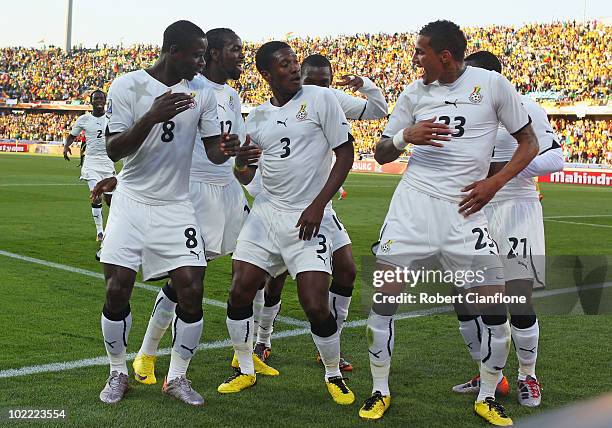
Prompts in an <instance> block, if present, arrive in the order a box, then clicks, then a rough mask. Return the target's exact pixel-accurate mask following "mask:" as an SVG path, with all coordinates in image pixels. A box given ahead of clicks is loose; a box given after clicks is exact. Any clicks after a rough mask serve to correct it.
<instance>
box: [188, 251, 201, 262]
mask: <svg viewBox="0 0 612 428" xmlns="http://www.w3.org/2000/svg"><path fill="white" fill-rule="evenodd" d="M189 252H190V253H191V254H193V255H194V256H196V257H197V258H198V260H200V253H201V252H202V250H200V251H198V252H197V253H196V252H195V251H193V250H189Z"/></svg>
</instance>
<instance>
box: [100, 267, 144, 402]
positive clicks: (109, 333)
mask: <svg viewBox="0 0 612 428" xmlns="http://www.w3.org/2000/svg"><path fill="white" fill-rule="evenodd" d="M103 266H104V277H105V280H106V301H105V303H104V308H103V309H102V318H101V325H102V336H103V338H104V346H105V348H106V353H107V355H108V359H109V363H110V376H109V378H108V380H107V381H106V385H105V386H104V389H103V390H102V392H100V400H101V401H102V402H104V403H107V404H113V403H117V402H119V401H121V399H123V396H124V395H125V392H126V391H127V389H128V371H127V364H126V359H125V358H126V357H125V354H126V348H127V342H128V336H129V334H130V328H131V326H132V314H131V310H130V296H131V295H132V290H133V288H134V281H135V280H136V272H135V271H133V270H131V269H128V268H125V267H121V266H116V265H111V264H104V265H103Z"/></svg>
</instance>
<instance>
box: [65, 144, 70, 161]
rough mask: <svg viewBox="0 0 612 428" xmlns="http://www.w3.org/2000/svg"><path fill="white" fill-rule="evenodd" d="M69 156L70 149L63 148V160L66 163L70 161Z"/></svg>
mask: <svg viewBox="0 0 612 428" xmlns="http://www.w3.org/2000/svg"><path fill="white" fill-rule="evenodd" d="M69 154H70V155H72V151H71V150H70V147H66V146H64V159H66V160H67V161H70V158H69V157H68V155H69Z"/></svg>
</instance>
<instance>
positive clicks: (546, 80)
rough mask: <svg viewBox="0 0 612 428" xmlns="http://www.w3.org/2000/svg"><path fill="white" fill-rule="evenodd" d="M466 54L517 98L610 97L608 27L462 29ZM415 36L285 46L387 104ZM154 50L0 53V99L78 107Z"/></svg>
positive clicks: (409, 76)
mask: <svg viewBox="0 0 612 428" xmlns="http://www.w3.org/2000/svg"><path fill="white" fill-rule="evenodd" d="M465 32H466V36H467V38H468V40H469V41H470V44H469V46H468V49H469V51H475V50H481V49H486V50H490V51H491V52H493V53H495V54H496V55H498V56H500V57H501V58H502V59H503V63H504V64H503V65H504V73H505V74H506V76H507V77H509V78H510V80H512V81H513V82H514V83H515V85H516V86H517V88H518V89H519V90H520V91H521V92H531V91H536V92H545V91H552V92H555V93H556V96H557V97H559V98H560V99H562V100H569V101H577V100H585V99H588V100H591V99H592V100H605V99H607V98H608V97H609V95H610V92H611V89H612V80H611V78H610V74H611V71H612V51H611V50H610V49H609V46H611V45H612V27H610V26H606V25H604V24H601V23H596V22H589V23H586V24H583V23H576V22H557V23H548V24H530V25H524V26H521V27H502V26H491V27H484V28H466V29H465ZM414 38H415V33H397V34H392V35H389V34H358V35H355V36H340V37H324V38H320V37H315V38H310V37H306V38H291V40H290V43H291V45H292V46H293V48H294V50H295V51H296V52H297V53H298V56H300V57H302V58H303V57H304V56H306V55H309V54H311V53H320V54H323V55H326V56H328V57H329V58H330V60H331V62H332V64H333V65H334V68H335V72H336V74H337V75H339V74H344V73H354V74H359V75H364V76H368V77H370V78H371V79H373V80H374V81H375V82H376V83H377V84H378V85H379V86H380V87H381V88H384V91H385V96H386V98H387V100H389V102H390V103H391V104H393V103H394V102H395V100H396V99H397V97H398V95H399V93H400V92H401V90H402V88H403V86H404V85H405V84H406V83H407V82H410V81H412V80H414V79H415V78H416V77H417V70H415V68H414V67H413V66H412V63H411V58H412V52H413V46H414ZM258 47H259V44H252V43H245V56H246V59H245V73H243V75H242V78H241V79H240V81H239V82H236V87H237V89H238V90H239V92H240V93H241V94H242V98H243V102H244V103H245V104H259V103H261V102H262V101H264V100H265V99H266V98H267V97H268V96H269V94H268V93H267V85H265V84H264V82H263V81H262V79H261V77H260V76H259V73H257V71H256V69H255V66H254V52H255V50H256V49H257V48H258ZM158 50H159V48H158V47H157V46H144V45H141V46H133V47H128V48H124V47H107V46H103V47H101V48H96V49H75V50H74V51H73V52H72V53H71V54H70V55H69V56H66V55H65V54H64V52H63V51H62V50H61V49H59V48H48V49H26V48H3V49H0V96H4V97H5V98H12V99H18V100H20V101H22V102H27V101H30V102H32V101H40V100H43V101H44V100H75V99H81V100H84V99H85V98H86V97H87V95H88V94H89V92H90V91H91V90H93V89H98V88H101V89H107V88H108V86H109V85H110V82H111V81H112V80H113V79H114V78H115V76H116V75H117V74H121V73H125V72H128V71H132V70H136V69H139V68H142V67H145V66H148V65H150V64H151V63H152V61H153V60H154V59H155V58H156V55H157V53H158Z"/></svg>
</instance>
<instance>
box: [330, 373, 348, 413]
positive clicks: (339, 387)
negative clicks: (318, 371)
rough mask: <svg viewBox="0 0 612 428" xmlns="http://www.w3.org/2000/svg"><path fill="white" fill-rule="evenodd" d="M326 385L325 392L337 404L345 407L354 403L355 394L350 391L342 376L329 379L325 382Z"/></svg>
mask: <svg viewBox="0 0 612 428" xmlns="http://www.w3.org/2000/svg"><path fill="white" fill-rule="evenodd" d="M325 384H326V385H327V391H328V392H329V395H331V396H332V398H333V399H334V401H335V402H336V403H337V404H341V405H343V406H346V405H348V404H353V403H354V402H355V394H353V391H351V390H350V389H349V388H348V386H346V383H345V382H344V378H343V377H342V376H335V377H330V378H329V379H327V381H326V382H325Z"/></svg>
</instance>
